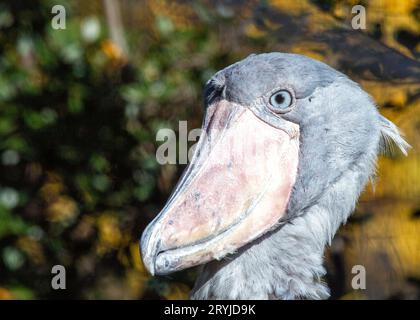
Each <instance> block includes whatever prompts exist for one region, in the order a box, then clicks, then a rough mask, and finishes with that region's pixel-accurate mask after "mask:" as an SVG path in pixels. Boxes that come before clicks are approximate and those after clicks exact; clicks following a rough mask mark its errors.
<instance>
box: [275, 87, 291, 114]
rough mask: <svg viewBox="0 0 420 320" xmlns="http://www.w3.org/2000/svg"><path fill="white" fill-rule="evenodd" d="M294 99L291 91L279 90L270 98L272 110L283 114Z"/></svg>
mask: <svg viewBox="0 0 420 320" xmlns="http://www.w3.org/2000/svg"><path fill="white" fill-rule="evenodd" d="M292 101H293V98H292V95H291V94H290V92H289V91H287V90H279V91H277V92H275V93H274V94H273V95H272V96H271V97H270V105H271V109H272V110H273V111H274V112H282V111H285V110H286V109H287V108H289V107H290V106H291V104H292Z"/></svg>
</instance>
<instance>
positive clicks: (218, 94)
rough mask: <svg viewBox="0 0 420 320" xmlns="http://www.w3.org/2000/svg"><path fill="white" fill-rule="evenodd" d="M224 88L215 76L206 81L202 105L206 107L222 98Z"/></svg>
mask: <svg viewBox="0 0 420 320" xmlns="http://www.w3.org/2000/svg"><path fill="white" fill-rule="evenodd" d="M224 90H225V86H224V83H222V81H218V79H216V78H213V79H211V80H210V81H208V82H207V83H206V86H205V87H204V106H205V107H206V108H207V106H209V105H211V104H212V103H214V102H215V101H217V100H219V99H220V98H222V97H223V94H224Z"/></svg>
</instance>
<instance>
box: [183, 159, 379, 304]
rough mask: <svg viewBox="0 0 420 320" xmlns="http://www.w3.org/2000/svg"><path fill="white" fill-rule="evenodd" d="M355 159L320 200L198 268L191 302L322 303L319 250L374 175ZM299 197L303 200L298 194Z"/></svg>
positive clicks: (323, 289)
mask: <svg viewBox="0 0 420 320" xmlns="http://www.w3.org/2000/svg"><path fill="white" fill-rule="evenodd" d="M373 157H374V156H372V155H365V156H363V157H360V158H359V161H358V162H357V163H355V165H354V166H352V167H351V168H350V169H349V170H348V171H347V172H345V173H343V174H342V175H341V176H340V178H339V179H337V180H336V181H335V182H334V183H332V184H330V185H329V187H328V188H327V189H326V190H324V192H323V193H322V196H321V197H319V198H318V199H317V201H316V202H315V203H314V204H312V206H309V207H307V208H306V209H303V210H302V211H300V212H298V213H297V214H295V215H292V216H293V217H294V218H293V219H292V220H291V221H289V222H288V223H286V224H285V225H283V226H281V227H279V228H277V229H276V230H275V231H273V232H271V233H268V234H266V235H264V236H263V237H261V238H260V239H258V240H257V241H254V242H252V243H251V244H249V245H247V246H245V247H243V248H242V249H241V250H239V251H238V252H236V253H234V254H232V255H230V256H227V257H225V258H224V259H223V260H221V261H213V262H210V263H208V264H206V265H204V266H203V267H202V270H201V273H200V275H199V277H198V279H197V282H196V284H195V287H194V289H193V291H192V293H191V298H192V299H325V298H328V297H329V289H328V287H327V286H326V285H325V283H323V280H322V277H323V276H324V275H325V269H324V267H323V256H324V249H325V246H326V245H327V244H330V243H331V240H332V238H333V236H334V234H335V233H336V231H337V229H338V227H339V226H340V225H341V224H342V223H344V222H345V221H346V220H347V217H348V216H349V215H350V213H351V212H352V211H353V210H354V207H355V204H356V201H357V198H358V196H359V194H360V192H361V191H362V189H363V187H364V186H365V184H366V182H367V181H368V179H369V176H370V175H371V174H372V172H373V171H374V161H372V158H373ZM302 197H303V196H302Z"/></svg>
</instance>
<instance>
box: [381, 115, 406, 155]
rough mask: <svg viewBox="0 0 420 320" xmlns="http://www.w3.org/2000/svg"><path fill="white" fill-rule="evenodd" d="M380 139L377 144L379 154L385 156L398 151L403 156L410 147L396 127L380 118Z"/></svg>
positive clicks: (385, 119)
mask: <svg viewBox="0 0 420 320" xmlns="http://www.w3.org/2000/svg"><path fill="white" fill-rule="evenodd" d="M380 125H381V139H380V142H379V148H380V152H381V153H382V154H385V155H392V154H394V153H395V151H396V149H399V150H400V151H401V152H402V153H403V154H404V155H405V156H407V154H408V150H409V149H410V148H411V146H410V145H409V144H408V143H407V141H405V140H404V136H403V134H402V133H401V132H400V130H399V129H398V127H397V126H396V125H395V124H393V123H392V122H391V121H389V120H388V119H387V118H385V117H383V116H380Z"/></svg>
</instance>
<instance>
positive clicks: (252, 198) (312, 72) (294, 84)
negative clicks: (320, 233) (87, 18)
mask: <svg viewBox="0 0 420 320" xmlns="http://www.w3.org/2000/svg"><path fill="white" fill-rule="evenodd" d="M204 91H205V94H204V96H205V99H204V101H205V116H204V121H203V126H202V135H201V137H200V140H199V142H198V144H197V146H196V149H195V153H194V156H193V158H192V160H191V162H190V164H189V166H188V167H187V168H186V170H185V172H184V174H183V176H182V177H181V179H180V181H179V182H178V184H177V186H176V187H175V189H174V191H173V193H172V195H171V196H170V198H169V200H168V202H167V203H166V205H165V207H164V208H163V209H162V211H161V212H160V213H159V214H158V215H157V217H156V218H155V219H154V220H153V221H152V222H151V223H150V224H149V226H148V227H147V228H146V230H145V231H144V233H143V235H142V238H141V254H142V257H143V261H144V263H145V265H146V267H147V269H148V270H149V271H150V272H151V273H152V274H167V273H170V272H174V271H178V270H182V269H185V268H188V267H192V266H195V265H199V264H204V263H207V262H209V261H211V260H213V259H221V258H223V257H225V256H226V255H228V254H230V253H234V252H235V251H237V250H238V249H239V248H241V247H243V246H245V245H247V244H250V243H252V242H253V241H255V240H257V239H258V238H260V237H261V236H262V235H264V234H267V233H268V232H270V231H272V230H275V229H276V228H280V227H281V225H282V224H284V223H289V222H290V221H292V220H293V218H294V217H296V216H298V215H302V214H305V211H306V209H307V208H310V207H311V206H313V205H314V204H315V203H316V202H317V200H318V199H319V198H320V197H321V196H322V195H323V194H324V192H326V190H328V188H329V187H330V186H331V185H333V184H334V183H335V182H336V181H338V180H339V179H340V178H341V177H343V176H344V175H346V173H348V172H350V171H352V172H358V171H360V175H352V176H351V177H352V178H351V179H350V178H349V179H348V181H346V187H345V188H342V190H341V191H340V192H338V193H337V195H336V197H335V201H336V203H334V204H331V205H332V206H333V205H337V206H339V205H340V199H341V197H345V196H346V195H347V194H351V195H352V196H353V197H354V199H357V197H358V195H359V194H360V192H361V191H362V188H363V187H364V185H365V184H366V182H367V178H368V177H369V176H370V175H371V174H372V173H373V172H374V168H375V161H376V158H377V155H378V153H379V152H380V151H381V150H382V149H384V148H385V146H386V145H387V143H388V142H391V144H394V145H397V146H398V147H399V148H400V149H401V150H402V151H404V152H405V150H406V148H407V147H408V145H407V144H406V142H405V141H404V140H403V139H402V138H401V137H400V135H399V132H398V129H397V128H396V127H395V126H394V125H393V124H392V123H391V122H390V121H389V120H387V119H385V118H384V117H383V116H381V115H380V114H379V113H378V111H377V108H376V106H375V104H374V103H373V101H372V99H371V98H370V96H369V95H368V94H367V93H365V92H364V91H363V90H362V89H361V88H360V87H359V86H358V85H357V84H356V83H355V82H353V81H351V80H350V79H349V78H347V77H346V76H345V75H344V74H342V73H340V72H338V71H336V70H334V69H333V68H331V67H329V66H327V65H326V64H324V63H321V62H319V61H316V60H313V59H310V58H307V57H304V56H301V55H295V54H285V53H267V54H258V55H251V56H249V57H247V58H246V59H244V60H242V61H240V62H238V63H235V64H233V65H231V66H229V67H227V68H225V69H223V70H221V71H219V72H217V73H216V74H215V75H214V76H213V77H212V78H211V79H210V80H209V81H208V82H207V84H206V87H205V90H204ZM362 163H363V164H366V163H367V164H368V165H363V166H362V165H361V164H362Z"/></svg>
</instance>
